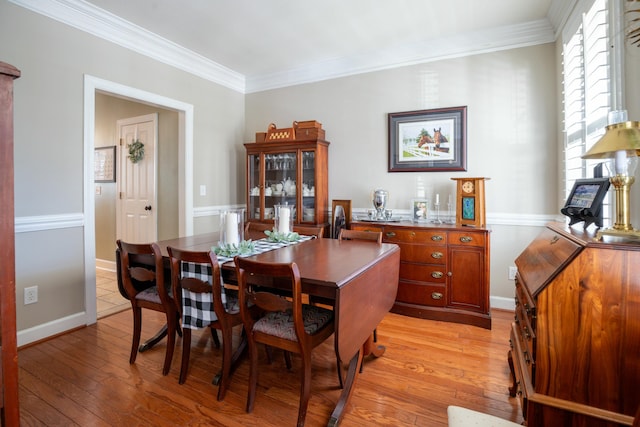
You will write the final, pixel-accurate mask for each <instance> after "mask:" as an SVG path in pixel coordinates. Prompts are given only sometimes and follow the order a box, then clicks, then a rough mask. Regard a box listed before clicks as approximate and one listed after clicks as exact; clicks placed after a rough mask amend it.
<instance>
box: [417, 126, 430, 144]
mask: <svg viewBox="0 0 640 427" xmlns="http://www.w3.org/2000/svg"><path fill="white" fill-rule="evenodd" d="M425 144H433V138H431V135H429V132H427V131H426V130H424V129H422V132H420V138H419V139H418V147H420V148H422V146H423V145H425Z"/></svg>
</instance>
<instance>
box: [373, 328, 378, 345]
mask: <svg viewBox="0 0 640 427" xmlns="http://www.w3.org/2000/svg"><path fill="white" fill-rule="evenodd" d="M373 342H378V328H376V329H374V330H373Z"/></svg>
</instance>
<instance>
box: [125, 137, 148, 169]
mask: <svg viewBox="0 0 640 427" xmlns="http://www.w3.org/2000/svg"><path fill="white" fill-rule="evenodd" d="M127 147H129V160H131V163H138V162H139V161H140V160H142V158H143V157H144V144H143V143H142V142H140V140H138V139H136V140H135V141H133V142H132V143H131V144H127Z"/></svg>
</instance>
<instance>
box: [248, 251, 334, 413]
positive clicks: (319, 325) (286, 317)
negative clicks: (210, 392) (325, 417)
mask: <svg viewBox="0 0 640 427" xmlns="http://www.w3.org/2000/svg"><path fill="white" fill-rule="evenodd" d="M235 264H236V275H237V277H238V296H239V301H240V313H241V314H242V320H243V323H244V329H245V331H246V333H247V341H248V343H249V353H250V357H251V364H250V368H249V388H248V396H247V408H246V409H247V412H251V411H252V410H253V404H254V400H255V393H256V388H257V378H258V351H257V344H258V343H262V344H265V345H267V346H269V347H274V348H280V349H282V350H284V351H285V356H287V352H291V353H297V354H299V355H300V357H301V359H302V375H301V387H300V390H301V392H300V405H299V408H298V423H297V425H298V426H302V425H304V420H305V417H306V413H307V407H308V404H309V397H310V388H311V385H310V384H311V351H312V349H313V348H315V347H317V346H318V345H320V344H321V343H322V342H324V341H325V340H326V339H327V338H329V337H330V336H331V335H332V334H333V332H334V327H335V326H334V316H333V312H332V311H331V310H327V309H324V308H320V307H315V306H310V305H306V304H303V302H302V285H301V281H300V272H299V270H298V266H297V265H296V264H295V263H294V262H292V263H264V262H260V261H254V260H250V259H248V258H241V257H236V258H235ZM287 284H288V286H289V292H290V293H289V294H290V295H291V297H290V299H288V298H285V297H282V296H280V295H278V294H274V293H271V292H269V289H268V287H269V286H279V287H285V286H287ZM305 320H308V321H307V323H306V324H305ZM291 323H293V327H291V326H290V325H291ZM305 326H306V327H308V328H312V329H313V332H308V331H307V330H306V329H305ZM287 365H288V363H287Z"/></svg>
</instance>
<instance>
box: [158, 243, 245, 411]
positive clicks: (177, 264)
mask: <svg viewBox="0 0 640 427" xmlns="http://www.w3.org/2000/svg"><path fill="white" fill-rule="evenodd" d="M167 251H168V252H169V263H170V265H171V287H172V290H173V294H174V295H175V296H176V297H175V300H176V304H177V306H178V311H179V313H180V316H181V317H182V319H183V330H184V333H183V335H184V336H183V342H182V363H181V365H180V377H179V380H178V382H179V383H180V384H184V382H185V381H186V379H187V372H188V370H189V359H190V357H191V354H190V353H191V329H198V328H200V327H209V328H211V335H212V337H213V339H214V342H215V344H216V346H217V347H220V341H219V340H218V335H217V333H216V330H220V331H221V332H222V372H221V373H220V374H219V376H218V377H217V378H216V380H214V383H216V382H215V381H217V384H218V400H219V401H221V400H223V399H224V397H225V394H226V391H227V389H228V388H229V384H230V381H231V373H232V364H233V363H234V361H235V360H236V357H235V356H234V355H232V352H231V347H232V341H233V339H232V333H233V327H234V326H236V325H241V324H242V318H241V316H240V312H239V308H238V304H237V295H236V293H235V292H234V291H231V290H225V292H224V294H225V299H226V304H225V302H223V297H222V294H223V286H224V284H223V283H222V279H221V277H220V265H219V264H218V259H217V257H216V255H215V254H214V253H213V252H212V251H186V250H182V249H178V248H174V247H171V246H169V247H167ZM183 290H185V291H189V292H192V293H193V294H195V295H194V296H195V297H196V298H197V301H200V302H199V303H198V304H197V308H193V306H192V304H193V302H190V303H189V308H188V311H187V308H186V307H185V298H184V296H183V293H182V291H183ZM203 294H209V295H207V297H206V298H202V297H200V295H203ZM211 311H213V314H215V316H212V313H211ZM185 314H186V315H188V317H187V316H185ZM194 316H195V317H198V316H201V318H200V319H198V320H197V321H196V320H195V319H193V317H194ZM241 345H242V344H241ZM241 351H242V350H241V348H240V347H239V348H238V350H237V353H239V352H241Z"/></svg>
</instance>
